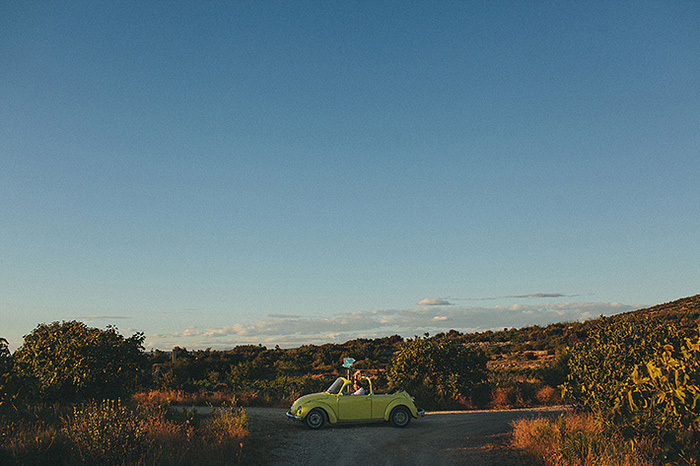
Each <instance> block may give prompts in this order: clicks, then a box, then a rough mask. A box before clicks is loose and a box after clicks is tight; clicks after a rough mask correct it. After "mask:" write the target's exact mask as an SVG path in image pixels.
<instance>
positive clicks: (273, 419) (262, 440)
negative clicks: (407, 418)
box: [243, 408, 563, 466]
mask: <svg viewBox="0 0 700 466" xmlns="http://www.w3.org/2000/svg"><path fill="white" fill-rule="evenodd" d="M246 412H247V413H248V416H249V418H250V427H251V433H252V441H251V442H250V443H249V445H248V446H247V451H244V453H243V458H244V463H245V464H273V465H308V464H324V465H348V466H356V465H357V464H379V465H407V464H422V465H426V464H470V465H508V464H515V465H519V464H523V462H522V460H521V459H520V457H519V455H518V454H517V452H515V451H514V450H512V449H511V448H510V446H509V443H510V431H511V425H510V424H511V422H513V421H514V420H515V419H519V418H523V417H537V416H551V417H554V416H557V415H559V414H560V413H562V412H563V409H562V408H540V409H520V410H506V411H453V412H433V413H428V415H427V416H426V417H424V418H421V419H417V420H416V419H414V420H413V421H412V422H411V424H410V425H409V426H408V427H407V428H404V429H397V428H394V427H391V426H390V425H389V424H385V423H378V424H342V425H330V426H329V425H327V426H326V427H325V428H323V429H322V430H319V431H313V430H310V429H308V428H306V426H304V425H303V424H301V423H297V422H293V421H290V420H288V419H286V417H285V415H284V413H285V410H284V409H279V408H246Z"/></svg>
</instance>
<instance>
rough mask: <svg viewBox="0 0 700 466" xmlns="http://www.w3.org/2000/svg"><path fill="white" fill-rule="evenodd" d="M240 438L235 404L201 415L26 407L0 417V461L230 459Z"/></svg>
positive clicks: (137, 408)
mask: <svg viewBox="0 0 700 466" xmlns="http://www.w3.org/2000/svg"><path fill="white" fill-rule="evenodd" d="M247 436H248V418H247V416H246V414H245V412H244V411H243V410H242V409H240V408H235V407H226V406H224V407H221V408H217V409H216V410H214V409H213V408H212V414H211V415H210V416H205V417H202V416H199V415H197V413H196V412H195V411H193V410H192V411H187V410H185V411H184V412H183V411H172V410H170V409H169V408H168V406H167V405H157V404H145V405H143V404H142V405H135V404H128V403H123V402H120V401H100V402H88V403H84V404H81V405H77V406H74V407H72V408H67V407H61V406H39V407H27V408H26V409H25V410H24V412H21V413H19V412H18V413H5V414H4V415H3V416H0V464H3V465H6V464H7V465H12V464H18V465H19V464H32V465H34V464H47V465H49V464H50V465H61V464H67V465H68V464H70V465H73V464H101V465H110V464H114V465H116V464H119V465H152V464H159V465H190V464H192V465H195V464H211V465H219V464H221V465H225V464H237V463H238V462H240V460H241V454H242V450H243V444H244V442H245V440H246V438H247Z"/></svg>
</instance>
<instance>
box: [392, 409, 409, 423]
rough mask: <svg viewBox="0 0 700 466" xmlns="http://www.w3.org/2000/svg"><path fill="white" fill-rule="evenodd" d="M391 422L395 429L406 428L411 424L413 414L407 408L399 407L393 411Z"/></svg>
mask: <svg viewBox="0 0 700 466" xmlns="http://www.w3.org/2000/svg"><path fill="white" fill-rule="evenodd" d="M389 422H391V425H392V426H394V427H406V426H407V425H408V423H409V422H411V413H410V412H409V411H408V408H406V407H405V406H397V407H396V408H394V409H392V410H391V414H389Z"/></svg>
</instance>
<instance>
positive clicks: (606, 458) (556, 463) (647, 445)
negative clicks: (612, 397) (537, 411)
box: [513, 414, 657, 466]
mask: <svg viewBox="0 0 700 466" xmlns="http://www.w3.org/2000/svg"><path fill="white" fill-rule="evenodd" d="M513 446H514V447H516V448H518V449H520V450H522V451H523V452H524V453H525V454H526V456H527V457H528V459H529V460H530V461H528V463H529V464H532V463H538V464H544V465H551V466H564V465H577V466H647V465H648V466H652V465H654V464H657V462H656V458H655V451H656V447H657V443H656V442H655V440H654V439H653V438H646V437H645V438H642V437H640V438H637V439H636V440H634V441H630V440H624V439H623V438H621V437H620V436H619V435H617V434H611V433H609V432H608V431H607V430H606V429H605V427H604V425H603V424H602V423H601V422H600V420H599V419H598V418H596V417H595V416H593V415H591V414H586V415H575V414H569V415H567V416H560V417H559V418H558V419H556V420H550V419H545V418H536V419H520V420H517V421H515V422H514V423H513Z"/></svg>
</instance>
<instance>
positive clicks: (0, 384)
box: [0, 337, 14, 407]
mask: <svg viewBox="0 0 700 466" xmlns="http://www.w3.org/2000/svg"><path fill="white" fill-rule="evenodd" d="M13 382H14V374H13V367H12V355H11V354H10V348H9V347H8V345H7V340H5V339H4V338H1V337H0V407H3V406H4V405H5V404H7V403H9V402H11V401H12V398H13V394H14V393H13V392H14V390H13V388H14V387H13V385H14V383H13Z"/></svg>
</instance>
